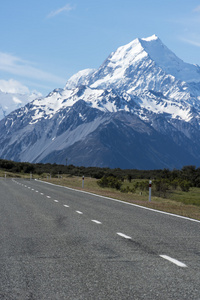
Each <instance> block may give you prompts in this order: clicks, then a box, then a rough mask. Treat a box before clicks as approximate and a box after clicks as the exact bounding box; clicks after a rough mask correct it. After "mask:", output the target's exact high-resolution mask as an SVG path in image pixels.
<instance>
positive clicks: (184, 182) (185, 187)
mask: <svg viewBox="0 0 200 300" xmlns="http://www.w3.org/2000/svg"><path fill="white" fill-rule="evenodd" d="M179 186H180V188H181V190H182V191H183V192H189V189H190V187H191V183H190V182H189V181H187V180H182V181H180V182H179Z"/></svg>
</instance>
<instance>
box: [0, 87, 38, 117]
mask: <svg viewBox="0 0 200 300" xmlns="http://www.w3.org/2000/svg"><path fill="white" fill-rule="evenodd" d="M41 96H42V95H41V94H39V93H37V92H33V93H16V92H13V93H11V92H5V91H2V90H1V88H0V120H1V119H3V118H4V117H5V116H7V115H8V114H10V113H11V112H12V111H14V110H16V109H18V108H20V107H23V106H24V105H26V104H27V103H29V102H31V101H33V100H34V99H36V98H38V97H41Z"/></svg>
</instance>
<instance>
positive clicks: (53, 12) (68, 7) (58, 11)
mask: <svg viewBox="0 0 200 300" xmlns="http://www.w3.org/2000/svg"><path fill="white" fill-rule="evenodd" d="M73 9H74V7H73V6H71V5H70V4H66V5H65V6H64V7H61V8H59V9H57V10H54V11H52V12H51V13H50V14H49V15H48V16H47V18H53V17H55V16H57V15H59V14H61V13H63V12H66V11H67V12H68V11H71V10H73Z"/></svg>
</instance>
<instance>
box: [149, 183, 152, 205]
mask: <svg viewBox="0 0 200 300" xmlns="http://www.w3.org/2000/svg"><path fill="white" fill-rule="evenodd" d="M151 184H152V181H151V180H149V202H151Z"/></svg>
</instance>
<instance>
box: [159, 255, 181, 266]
mask: <svg viewBox="0 0 200 300" xmlns="http://www.w3.org/2000/svg"><path fill="white" fill-rule="evenodd" d="M160 257H162V258H164V259H166V260H168V261H170V262H172V263H174V264H175V265H177V266H179V267H182V268H186V267H187V266H186V264H184V263H182V262H181V261H179V260H177V259H175V258H172V257H170V256H168V255H160Z"/></svg>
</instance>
